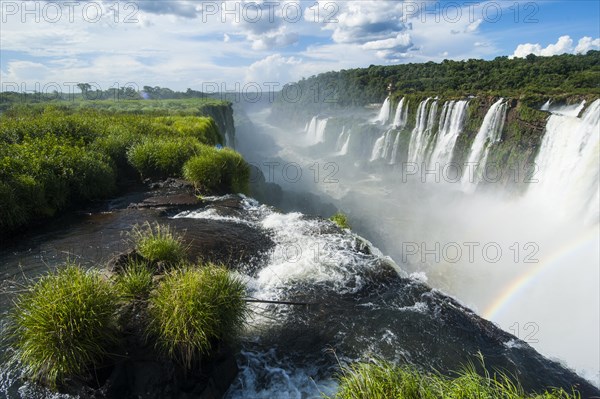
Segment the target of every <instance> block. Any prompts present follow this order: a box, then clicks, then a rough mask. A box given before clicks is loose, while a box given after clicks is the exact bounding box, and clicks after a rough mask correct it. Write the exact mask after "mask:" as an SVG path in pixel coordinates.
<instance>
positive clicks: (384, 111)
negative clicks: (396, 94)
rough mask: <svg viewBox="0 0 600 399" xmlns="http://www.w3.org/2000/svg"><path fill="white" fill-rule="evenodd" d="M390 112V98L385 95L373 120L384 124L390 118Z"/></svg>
mask: <svg viewBox="0 0 600 399" xmlns="http://www.w3.org/2000/svg"><path fill="white" fill-rule="evenodd" d="M390 112H391V104H390V98H389V97H386V99H385V101H384V102H383V105H382V106H381V110H379V115H378V116H377V118H376V119H375V122H378V123H381V124H382V125H385V124H386V123H388V121H389V119H390Z"/></svg>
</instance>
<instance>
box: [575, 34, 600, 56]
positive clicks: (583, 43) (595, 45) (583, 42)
mask: <svg viewBox="0 0 600 399" xmlns="http://www.w3.org/2000/svg"><path fill="white" fill-rule="evenodd" d="M590 50H600V38H597V39H592V38H591V37H589V36H584V37H582V38H581V39H579V43H578V44H577V47H575V53H576V54H585V53H587V52H588V51H590Z"/></svg>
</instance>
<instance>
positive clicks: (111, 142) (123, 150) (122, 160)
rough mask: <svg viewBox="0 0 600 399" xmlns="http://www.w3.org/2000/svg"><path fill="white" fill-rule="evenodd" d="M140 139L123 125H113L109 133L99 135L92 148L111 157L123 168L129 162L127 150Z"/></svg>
mask: <svg viewBox="0 0 600 399" xmlns="http://www.w3.org/2000/svg"><path fill="white" fill-rule="evenodd" d="M138 141H139V139H138V136H137V135H136V134H135V133H134V132H132V131H128V130H126V129H125V128H123V127H121V126H111V127H109V128H108V134H106V135H105V136H102V137H99V138H98V139H97V140H96V141H95V142H94V143H93V144H92V148H93V149H95V150H97V151H100V152H102V153H104V154H106V155H108V156H109V157H110V159H112V161H113V162H114V163H115V165H116V166H117V167H118V168H120V169H121V168H123V167H125V166H127V165H129V164H128V162H127V150H129V148H131V147H132V146H133V145H134V144H136V143H137V142H138Z"/></svg>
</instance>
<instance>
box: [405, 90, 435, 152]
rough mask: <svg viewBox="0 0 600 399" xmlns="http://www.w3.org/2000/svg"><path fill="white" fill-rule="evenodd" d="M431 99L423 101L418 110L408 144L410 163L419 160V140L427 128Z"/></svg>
mask: <svg viewBox="0 0 600 399" xmlns="http://www.w3.org/2000/svg"><path fill="white" fill-rule="evenodd" d="M429 100H431V98H427V99H426V100H423V101H421V103H420V104H419V107H418V108H417V118H416V121H415V128H414V129H413V131H412V133H411V135H410V143H409V144H408V161H409V162H414V161H415V160H416V158H417V149H418V146H419V140H420V138H421V136H422V135H423V132H424V131H425V128H426V127H427V125H426V123H427V103H429Z"/></svg>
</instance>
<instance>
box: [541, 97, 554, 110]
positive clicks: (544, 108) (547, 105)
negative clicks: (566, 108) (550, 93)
mask: <svg viewBox="0 0 600 399" xmlns="http://www.w3.org/2000/svg"><path fill="white" fill-rule="evenodd" d="M550 104H552V102H551V101H550V100H548V101H546V102H545V103H544V105H542V108H540V111H550Z"/></svg>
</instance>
